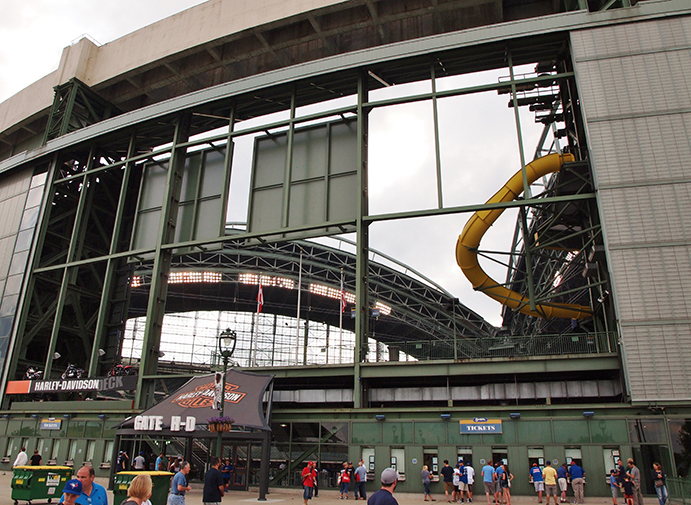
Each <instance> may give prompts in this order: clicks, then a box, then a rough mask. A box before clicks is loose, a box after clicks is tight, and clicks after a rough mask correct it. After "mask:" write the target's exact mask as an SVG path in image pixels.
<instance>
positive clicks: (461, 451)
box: [456, 446, 473, 466]
mask: <svg viewBox="0 0 691 505" xmlns="http://www.w3.org/2000/svg"><path fill="white" fill-rule="evenodd" d="M456 455H457V457H456V459H457V460H458V461H463V463H465V464H466V465H470V466H473V448H472V447H469V446H468V447H457V448H456Z"/></svg>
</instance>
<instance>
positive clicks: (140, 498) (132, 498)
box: [120, 473, 154, 505]
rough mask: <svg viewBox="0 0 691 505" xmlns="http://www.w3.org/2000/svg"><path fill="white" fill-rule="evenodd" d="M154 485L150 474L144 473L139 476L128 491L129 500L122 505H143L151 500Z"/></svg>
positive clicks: (133, 480)
mask: <svg viewBox="0 0 691 505" xmlns="http://www.w3.org/2000/svg"><path fill="white" fill-rule="evenodd" d="M153 488H154V485H153V482H151V477H150V476H149V475H148V474H145V473H142V474H139V475H137V476H136V477H135V478H134V479H132V482H131V483H130V487H129V489H128V490H127V499H126V500H125V501H123V502H122V503H121V504H120V505H142V504H143V503H146V501H148V499H149V498H151V492H152V491H153Z"/></svg>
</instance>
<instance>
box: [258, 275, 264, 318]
mask: <svg viewBox="0 0 691 505" xmlns="http://www.w3.org/2000/svg"><path fill="white" fill-rule="evenodd" d="M263 306H264V291H263V290H262V280H261V277H260V278H259V292H258V293H257V314H259V313H261V311H262V307H263Z"/></svg>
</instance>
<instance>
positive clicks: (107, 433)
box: [103, 421, 120, 438]
mask: <svg viewBox="0 0 691 505" xmlns="http://www.w3.org/2000/svg"><path fill="white" fill-rule="evenodd" d="M119 425H120V423H119V422H118V421H106V422H105V423H104V425H103V438H111V437H114V436H115V432H116V431H117V429H118V426H119Z"/></svg>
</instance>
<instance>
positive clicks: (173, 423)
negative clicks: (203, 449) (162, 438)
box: [134, 416, 197, 431]
mask: <svg viewBox="0 0 691 505" xmlns="http://www.w3.org/2000/svg"><path fill="white" fill-rule="evenodd" d="M164 423H165V425H166V426H169V427H170V431H194V428H195V426H196V425H197V418H196V417H194V416H186V417H185V418H183V417H182V416H170V419H169V420H168V419H164V418H163V416H137V417H135V418H134V429H135V431H163V426H164Z"/></svg>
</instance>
